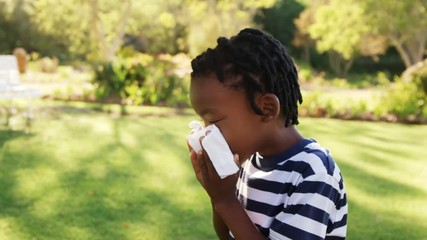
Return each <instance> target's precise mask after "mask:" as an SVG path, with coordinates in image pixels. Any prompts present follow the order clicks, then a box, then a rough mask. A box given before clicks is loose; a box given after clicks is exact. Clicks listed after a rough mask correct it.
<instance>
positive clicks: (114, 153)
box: [0, 104, 427, 240]
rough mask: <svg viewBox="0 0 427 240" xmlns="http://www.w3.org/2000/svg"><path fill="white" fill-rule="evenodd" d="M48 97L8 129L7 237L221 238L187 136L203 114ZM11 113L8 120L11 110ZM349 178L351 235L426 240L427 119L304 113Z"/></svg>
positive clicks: (2, 234) (4, 166)
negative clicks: (24, 123)
mask: <svg viewBox="0 0 427 240" xmlns="http://www.w3.org/2000/svg"><path fill="white" fill-rule="evenodd" d="M152 110H153V113H154V114H150V113H149V112H150V111H142V114H140V115H139V116H127V117H119V116H116V115H114V114H113V115H112V114H107V113H102V112H97V111H93V110H88V109H87V108H82V107H81V106H78V105H73V106H61V105H57V104H50V105H49V104H47V105H46V106H45V107H43V108H42V109H39V111H38V113H37V115H36V119H35V121H34V124H33V128H32V132H31V133H24V132H23V131H20V130H19V129H20V128H19V126H16V127H15V130H13V131H9V130H7V129H5V128H2V129H1V130H0V239H1V240H22V239H24V240H26V239H43V240H44V239H79V240H81V239H90V240H108V239H111V240H113V239H114V240H116V239H150V240H153V239H154V240H155V239H198V240H199V239H215V235H214V232H213V230H212V227H211V223H210V219H211V216H210V212H211V210H210V204H209V199H208V198H207V195H206V194H205V193H204V191H203V190H202V189H201V188H200V187H199V184H198V182H197V181H196V180H195V178H194V174H193V172H192V169H191V165H190V163H189V160H188V152H187V147H186V143H185V136H186V135H187V134H188V132H189V129H188V128H187V124H188V122H189V121H190V120H193V119H195V118H196V117H195V116H194V115H189V114H184V115H177V114H175V111H172V110H165V109H162V110H159V109H152ZM2 120H3V119H2ZM299 129H300V130H301V132H303V134H304V135H305V136H306V137H314V138H315V139H317V140H318V141H319V142H320V143H322V144H323V145H324V146H326V147H328V148H329V149H330V150H331V151H332V153H333V155H334V156H335V159H336V160H337V162H338V164H339V166H340V168H341V170H342V173H343V175H344V178H345V184H346V187H347V192H348V200H349V209H350V214H349V230H348V236H349V237H348V239H427V207H426V204H427V184H426V183H427V182H426V180H427V126H416V125H401V124H390V123H372V122H357V121H340V120H331V119H309V118H304V119H301V125H300V126H299Z"/></svg>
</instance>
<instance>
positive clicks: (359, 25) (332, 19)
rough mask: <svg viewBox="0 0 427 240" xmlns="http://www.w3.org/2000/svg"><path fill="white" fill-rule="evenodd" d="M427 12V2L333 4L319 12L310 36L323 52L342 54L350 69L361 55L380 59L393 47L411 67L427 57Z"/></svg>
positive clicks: (338, 0)
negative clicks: (377, 56) (381, 55)
mask: <svg viewBox="0 0 427 240" xmlns="http://www.w3.org/2000/svg"><path fill="white" fill-rule="evenodd" d="M426 8H427V2H426V1H425V0H411V1H393V2H390V1H388V0H330V1H328V2H326V3H325V4H322V6H320V7H319V8H318V10H317V11H316V13H315V21H314V23H313V24H312V25H311V26H310V27H309V33H310V36H311V37H312V38H314V39H316V40H317V48H318V50H319V51H334V52H336V53H338V54H339V55H340V56H341V57H342V59H344V60H345V61H346V62H347V63H346V64H345V65H346V66H348V65H349V63H351V61H352V59H353V58H354V57H355V56H357V55H358V54H361V55H370V56H376V55H378V54H382V53H384V52H385V50H386V47H387V46H389V45H391V46H394V47H395V48H396V49H397V51H398V53H399V54H400V56H401V58H402V60H403V62H404V63H405V65H406V67H409V66H411V65H413V64H415V63H416V62H418V61H420V60H421V59H422V58H423V55H424V54H425V49H426V43H427V18H426V17H425V16H426ZM373 40H375V42H374V43H375V44H371V43H372V42H370V41H373ZM367 46H369V48H367ZM372 46H375V48H373V47H372ZM345 68H346V67H344V70H345Z"/></svg>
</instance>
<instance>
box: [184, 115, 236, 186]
mask: <svg viewBox="0 0 427 240" xmlns="http://www.w3.org/2000/svg"><path fill="white" fill-rule="evenodd" d="M195 122H196V121H192V122H191V123H190V127H191V128H192V129H193V133H192V134H191V135H189V136H188V138H187V139H188V143H189V144H190V146H191V147H192V148H193V150H194V151H196V152H198V151H200V150H202V146H201V145H200V140H199V139H200V137H202V136H205V137H204V138H203V140H202V145H203V149H205V151H206V152H207V154H208V156H209V158H210V159H211V161H212V165H213V166H214V168H215V170H216V172H217V173H218V175H219V176H220V177H221V178H225V177H227V176H230V175H232V174H234V173H236V172H237V171H239V167H238V166H237V165H236V163H235V162H234V156H233V153H232V152H231V150H230V147H229V146H228V144H227V142H226V141H225V139H224V136H222V134H221V132H220V131H219V129H218V128H217V127H216V126H215V125H214V124H212V125H209V126H207V127H206V128H203V127H202V126H201V124H200V123H198V124H197V122H196V123H195ZM207 131H209V133H208V134H206V132H207Z"/></svg>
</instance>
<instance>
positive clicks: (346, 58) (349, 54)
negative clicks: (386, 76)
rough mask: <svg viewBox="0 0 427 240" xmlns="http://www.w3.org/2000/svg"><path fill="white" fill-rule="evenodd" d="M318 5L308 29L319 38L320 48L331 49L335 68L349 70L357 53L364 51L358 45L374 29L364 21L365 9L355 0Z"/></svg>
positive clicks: (329, 54) (342, 72)
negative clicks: (353, 0) (359, 49)
mask: <svg viewBox="0 0 427 240" xmlns="http://www.w3.org/2000/svg"><path fill="white" fill-rule="evenodd" d="M316 9H317V10H316V12H315V13H314V22H313V24H311V25H310V26H309V28H308V32H309V34H310V36H311V37H312V38H314V39H315V40H316V47H317V49H318V50H319V51H320V52H328V57H329V61H330V66H331V68H332V69H333V70H334V71H335V72H336V73H338V74H346V73H347V72H348V70H349V69H350V67H351V65H352V63H353V60H354V57H355V56H356V55H358V54H361V52H360V51H358V47H359V46H360V45H361V42H362V40H363V39H364V36H365V35H368V34H369V33H370V32H372V28H371V26H369V25H368V24H367V23H366V22H365V21H364V14H365V13H364V9H363V8H362V7H361V6H360V5H358V4H357V3H355V2H352V1H351V0H331V1H329V3H326V4H323V5H320V6H318V7H317V8H316ZM367 54H370V52H367Z"/></svg>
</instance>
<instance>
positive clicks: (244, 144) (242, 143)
mask: <svg viewBox="0 0 427 240" xmlns="http://www.w3.org/2000/svg"><path fill="white" fill-rule="evenodd" d="M223 135H224V138H225V140H226V141H227V143H228V145H229V146H230V149H231V151H232V152H233V153H237V154H239V155H247V154H252V153H251V151H252V145H253V144H252V138H251V134H250V131H248V130H247V129H242V128H239V127H237V126H236V127H233V128H230V129H224V131H223Z"/></svg>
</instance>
